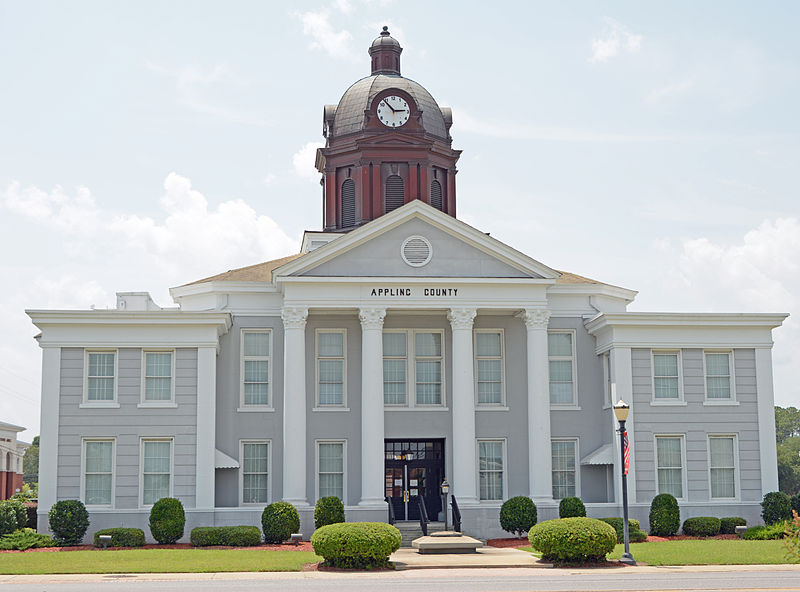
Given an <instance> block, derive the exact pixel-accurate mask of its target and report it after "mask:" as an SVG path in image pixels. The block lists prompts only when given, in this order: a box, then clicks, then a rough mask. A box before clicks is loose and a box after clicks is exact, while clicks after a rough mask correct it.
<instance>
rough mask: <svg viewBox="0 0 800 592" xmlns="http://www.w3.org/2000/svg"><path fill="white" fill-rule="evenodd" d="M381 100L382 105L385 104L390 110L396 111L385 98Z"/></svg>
mask: <svg viewBox="0 0 800 592" xmlns="http://www.w3.org/2000/svg"><path fill="white" fill-rule="evenodd" d="M382 102H383V104H384V105H386V106H387V107H389V109H391V110H392V113H397V110H396V109H395V108H394V107H392V106H391V105H390V104H389V103H387V102H386V100H385V99H384V100H383V101H382Z"/></svg>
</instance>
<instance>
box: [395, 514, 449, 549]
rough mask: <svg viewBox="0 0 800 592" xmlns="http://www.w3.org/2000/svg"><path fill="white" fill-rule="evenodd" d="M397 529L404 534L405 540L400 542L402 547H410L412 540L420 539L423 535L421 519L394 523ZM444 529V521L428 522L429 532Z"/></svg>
mask: <svg viewBox="0 0 800 592" xmlns="http://www.w3.org/2000/svg"><path fill="white" fill-rule="evenodd" d="M394 525H395V526H396V527H397V530H399V531H400V534H401V535H402V536H403V542H402V543H400V546H401V547H410V546H411V541H413V540H414V539H418V538H419V537H421V536H422V528H420V525H419V520H414V521H411V520H409V521H399V520H398V521H397V522H395V523H394ZM443 530H444V522H428V534H433V533H434V532H442V531H443Z"/></svg>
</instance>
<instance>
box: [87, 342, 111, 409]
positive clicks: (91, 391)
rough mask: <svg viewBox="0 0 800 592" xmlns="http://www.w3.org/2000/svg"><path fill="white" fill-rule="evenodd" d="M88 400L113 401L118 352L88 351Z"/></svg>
mask: <svg viewBox="0 0 800 592" xmlns="http://www.w3.org/2000/svg"><path fill="white" fill-rule="evenodd" d="M86 357H87V391H86V399H87V400H88V401H113V400H114V399H115V396H114V391H115V390H116V389H115V385H114V380H115V374H116V365H117V364H116V357H117V354H116V352H87V355H86Z"/></svg>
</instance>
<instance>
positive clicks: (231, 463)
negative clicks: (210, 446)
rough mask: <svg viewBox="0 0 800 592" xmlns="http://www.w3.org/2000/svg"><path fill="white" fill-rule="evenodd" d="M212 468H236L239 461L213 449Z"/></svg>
mask: <svg viewBox="0 0 800 592" xmlns="http://www.w3.org/2000/svg"><path fill="white" fill-rule="evenodd" d="M214 468H216V469H238V468H239V461H238V460H236V459H235V458H231V457H230V456H228V455H227V454H225V453H224V452H220V451H219V450H217V449H216V448H215V449H214Z"/></svg>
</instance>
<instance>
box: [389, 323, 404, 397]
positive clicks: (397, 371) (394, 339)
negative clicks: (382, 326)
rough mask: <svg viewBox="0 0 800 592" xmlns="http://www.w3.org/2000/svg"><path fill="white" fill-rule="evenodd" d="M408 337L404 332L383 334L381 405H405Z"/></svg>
mask: <svg viewBox="0 0 800 592" xmlns="http://www.w3.org/2000/svg"><path fill="white" fill-rule="evenodd" d="M407 345H408V336H407V335H406V333H405V332H388V331H387V332H385V333H384V334H383V403H384V404H385V405H406V404H407V402H408V399H407V398H406V369H407V367H408V365H407V362H408V358H407V356H408V351H407Z"/></svg>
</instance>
